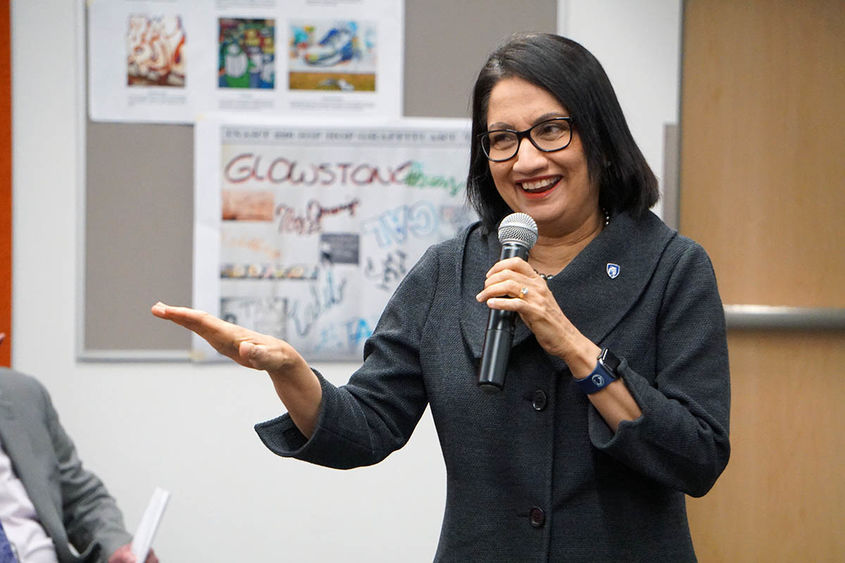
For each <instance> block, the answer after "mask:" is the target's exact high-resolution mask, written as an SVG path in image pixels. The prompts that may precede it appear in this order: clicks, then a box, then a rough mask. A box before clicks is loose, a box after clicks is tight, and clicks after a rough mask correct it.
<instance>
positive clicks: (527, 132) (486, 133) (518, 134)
mask: <svg viewBox="0 0 845 563" xmlns="http://www.w3.org/2000/svg"><path fill="white" fill-rule="evenodd" d="M550 121H566V122H567V123H569V140H568V141H567V142H566V144H565V145H563V146H562V147H560V148H557V149H544V148H542V147H539V146H537V143H536V141H534V138H533V137H532V136H531V131H533V130H534V129H535V128H537V127H539V126H541V125H543V124H545V123H549V122H550ZM574 121H575V118H574V117H572V116H571V115H570V116H566V117H564V116H560V117H552V118H550V119H544V120H543V121H540V122H539V123H535V124H534V125H532V126H531V127H529V128H528V129H525V130H523V131H517V130H515V129H492V130H490V131H484V132H483V133H479V134H478V135H477V137H478V143H479V145H481V152H483V153H484V156H486V157H487V160H489V161H490V162H507V161H508V160H510V159H512V158H513V157H515V156H516V155H517V153H519V147H520V146H522V140H523V139H525V138H528V141H529V142H530V143H531V144H532V145H533V146H534V148H535V149H537V150H538V151H540V152H547V153H548V152H557V151H562V150H563V149H565V148H566V147H568V146H569V145H571V144H572V123H573V122H574ZM490 133H513V134H515V135H516V149H515V150H514V151H513V154H512V155H510V156H509V157H507V158H491V157H490V155H489V154H487V150H488V149H487V148H485V147H484V138H485V137H487V138H488V139H489V135H490ZM488 145H489V143H488Z"/></svg>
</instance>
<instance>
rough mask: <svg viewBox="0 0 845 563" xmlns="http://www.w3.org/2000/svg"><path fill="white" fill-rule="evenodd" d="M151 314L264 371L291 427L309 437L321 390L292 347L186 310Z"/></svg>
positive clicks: (159, 306) (159, 308) (158, 308)
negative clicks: (291, 423)
mask: <svg viewBox="0 0 845 563" xmlns="http://www.w3.org/2000/svg"><path fill="white" fill-rule="evenodd" d="M152 313H153V315H155V316H156V317H158V318H160V319H166V320H169V321H172V322H174V323H176V324H178V325H180V326H183V327H185V328H187V329H188V330H190V331H193V332H194V333H196V334H198V335H199V336H201V337H202V338H203V339H204V340H205V341H206V342H208V343H209V344H211V346H212V347H213V348H214V349H215V350H217V351H218V352H220V353H221V354H222V355H224V356H226V357H227V358H231V359H232V360H234V361H236V362H237V363H239V364H241V365H242V366H246V367H249V368H253V369H258V370H264V371H266V372H267V373H268V374H269V375H270V379H271V380H272V381H273V386H274V387H275V389H276V394H277V395H278V396H279V398H280V399H281V400H282V402H283V403H284V404H285V406H286V407H287V408H288V412H289V413H290V416H291V418H292V419H293V422H294V424H296V426H297V427H298V428H299V430H300V432H302V433H303V434H304V435H305V436H306V437H308V436H311V434H312V433H313V432H314V428H315V427H316V425H317V417H318V415H319V411H320V402H321V400H322V396H323V391H322V389H321V387H320V381H319V379H317V376H316V375H315V374H314V372H313V371H311V368H310V367H308V363H307V362H306V361H305V359H303V357H302V356H300V355H299V352H297V351H296V350H295V349H294V348H293V346H291V345H290V344H288V343H287V342H285V341H284V340H280V339H278V338H275V337H272V336H268V335H266V334H261V333H260V332H255V331H254V330H249V329H246V328H243V327H240V326H238V325H236V324H232V323H229V322H226V321H224V320H222V319H218V318H217V317H215V316H213V315H209V314H208V313H206V312H204V311H198V310H196V309H191V308H189V307H171V306H169V305H165V304H164V303H161V302H159V303H156V304H155V305H153V307H152Z"/></svg>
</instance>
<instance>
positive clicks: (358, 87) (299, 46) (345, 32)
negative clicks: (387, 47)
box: [288, 20, 378, 92]
mask: <svg viewBox="0 0 845 563" xmlns="http://www.w3.org/2000/svg"><path fill="white" fill-rule="evenodd" d="M376 27H377V26H376V24H375V23H374V22H368V21H348V20H347V21H325V20H324V21H320V20H311V21H303V20H296V21H291V24H290V46H289V59H290V60H289V64H288V68H289V74H288V88H290V89H291V90H337V91H340V92H375V91H376V75H377V65H376V62H377V54H378V41H377V37H378V36H377V33H376Z"/></svg>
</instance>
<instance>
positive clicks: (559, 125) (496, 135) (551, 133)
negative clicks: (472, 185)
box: [478, 117, 572, 162]
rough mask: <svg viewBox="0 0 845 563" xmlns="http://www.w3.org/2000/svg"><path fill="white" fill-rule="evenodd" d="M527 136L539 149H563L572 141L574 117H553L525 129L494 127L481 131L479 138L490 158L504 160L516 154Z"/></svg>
mask: <svg viewBox="0 0 845 563" xmlns="http://www.w3.org/2000/svg"><path fill="white" fill-rule="evenodd" d="M526 137H528V140H529V141H531V144H532V145H534V146H535V147H536V148H537V150H539V151H543V152H555V151H560V150H563V149H565V148H566V147H568V146H569V143H571V142H572V118H571V117H553V118H552V119H547V120H545V121H541V122H540V123H537V124H536V125H534V126H533V127H530V128H528V129H526V130H525V131H514V130H513V129H494V130H492V131H486V132H484V133H481V134H480V135H479V136H478V139H479V141H481V149H482V150H483V151H484V154H485V155H487V158H488V159H489V160H492V161H493V162H504V161H506V160H510V159H512V158H513V157H514V156H516V153H517V152H519V144H520V143H521V142H522V139H524V138H526Z"/></svg>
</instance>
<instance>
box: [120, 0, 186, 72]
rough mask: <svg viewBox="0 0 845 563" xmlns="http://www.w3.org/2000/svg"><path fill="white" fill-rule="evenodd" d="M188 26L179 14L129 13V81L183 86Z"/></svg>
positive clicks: (127, 68)
mask: <svg viewBox="0 0 845 563" xmlns="http://www.w3.org/2000/svg"><path fill="white" fill-rule="evenodd" d="M185 42H186V35H185V27H184V25H183V23H182V16H181V15H179V14H170V15H164V14H155V15H150V14H130V16H129V18H128V21H127V29H126V84H127V85H128V86H167V87H172V88H184V87H185V76H186V74H187V71H186V60H185V51H186V49H185Z"/></svg>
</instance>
